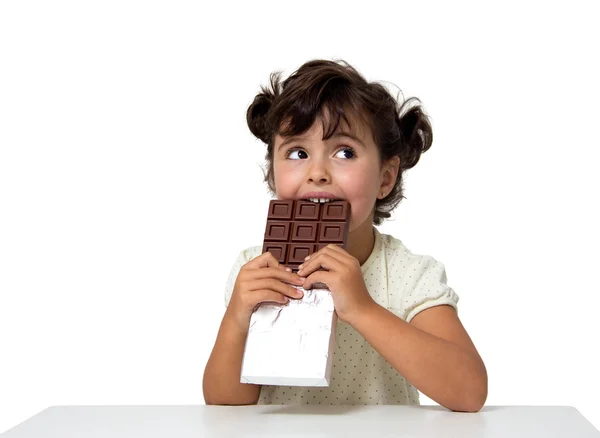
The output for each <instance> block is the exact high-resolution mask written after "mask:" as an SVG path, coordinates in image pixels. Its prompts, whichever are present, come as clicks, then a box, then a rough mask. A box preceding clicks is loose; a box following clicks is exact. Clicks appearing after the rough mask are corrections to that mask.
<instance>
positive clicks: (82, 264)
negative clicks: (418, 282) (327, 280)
mask: <svg viewBox="0 0 600 438" xmlns="http://www.w3.org/2000/svg"><path fill="white" fill-rule="evenodd" d="M563 4H564V5H566V4H567V2H563ZM594 4H595V2H591V1H590V2H587V3H584V2H569V3H568V7H566V6H562V5H561V6H557V5H549V4H546V3H545V2H540V3H537V4H536V3H528V2H518V3H514V4H512V5H511V4H509V3H507V2H502V3H498V4H497V5H490V4H487V5H482V4H479V3H476V2H473V3H457V2H446V3H443V2H439V3H428V2H415V1H410V2H406V3H400V2H389V3H382V2H377V1H373V0H371V1H368V2H364V3H350V2H343V3H342V2H335V3H334V2H331V3H327V2H323V3H321V2H309V1H302V2H290V3H285V2H275V1H271V2H266V1H263V2H257V1H252V2H245V3H242V2H239V4H237V5H235V4H231V3H222V4H221V5H220V6H215V5H214V4H209V3H208V2H191V1H190V2H181V1H180V2H175V1H163V2H158V1H152V2H147V1H145V2H142V1H139V2H134V1H123V0H119V1H106V0H105V1H102V2H76V1H71V2H67V1H55V2H41V1H39V2H30V1H3V2H0V431H4V430H6V429H8V428H10V427H12V426H14V425H16V424H18V423H20V422H22V421H24V420H25V419H27V418H29V417H31V416H32V415H35V414H36V413H38V412H39V411H41V410H43V409H45V408H47V407H49V406H52V405H65V404H202V403H203V402H204V401H203V397H202V374H203V371H204V366H205V364H206V361H207V359H208V357H209V354H210V352H211V349H212V346H213V342H214V340H215V336H216V333H217V330H218V326H219V323H220V320H221V317H222V315H223V312H224V304H223V290H224V286H225V281H226V279H227V275H228V273H229V270H230V268H231V265H232V264H233V262H234V260H235V257H236V256H237V254H238V253H239V251H240V250H241V249H244V248H247V247H249V246H255V245H259V244H261V242H262V234H263V232H264V220H265V216H266V207H267V204H268V201H269V199H270V198H269V196H268V193H267V189H266V185H265V184H264V183H263V181H262V178H263V174H262V171H261V168H260V166H261V165H263V164H264V161H263V159H264V153H265V151H266V148H265V146H264V145H263V144H262V143H261V142H260V141H259V140H257V139H256V138H254V137H253V135H252V134H251V133H250V131H249V130H248V127H247V124H246V118H245V115H246V110H247V108H248V105H249V104H250V103H251V102H252V100H253V99H254V96H255V95H256V94H257V93H258V91H259V86H260V85H261V84H262V85H265V84H266V83H267V81H268V78H269V74H270V73H271V72H273V71H276V70H281V71H283V72H284V74H283V78H286V77H287V76H288V75H289V74H291V73H292V72H293V71H294V70H295V69H297V68H298V67H300V65H301V64H302V63H304V62H306V61H308V60H310V59H315V58H325V59H334V58H340V59H344V60H346V61H348V62H349V63H350V64H352V65H353V66H355V67H356V68H357V69H358V70H359V71H360V72H361V73H362V74H363V75H364V76H365V77H366V78H367V80H369V81H384V83H386V84H387V86H388V88H389V89H390V90H391V92H392V94H393V95H394V96H395V95H396V94H397V92H398V88H399V89H401V90H402V92H403V93H404V96H405V97H410V96H416V97H418V98H420V99H421V100H422V102H423V105H424V108H425V110H426V112H427V113H428V114H429V115H430V117H431V121H432V125H433V131H434V143H433V146H432V148H431V149H430V150H429V151H428V152H426V153H425V154H424V155H423V156H422V158H421V161H420V162H419V163H418V164H417V166H416V167H415V168H414V169H412V170H410V171H408V172H407V173H406V184H405V188H406V193H405V195H406V197H407V199H405V200H404V201H403V202H402V203H401V204H400V205H399V207H398V208H397V209H396V210H395V214H394V216H393V219H394V220H393V221H388V222H386V223H385V224H384V225H382V226H381V227H380V231H381V232H383V233H388V234H392V235H394V236H395V237H397V238H399V239H400V240H402V241H403V242H404V244H405V245H406V246H407V247H408V248H409V249H410V250H411V251H412V252H414V253H416V254H429V255H432V256H434V257H435V258H436V259H438V260H440V261H441V262H443V263H444V264H445V266H446V270H447V275H448V284H449V285H450V286H452V287H453V288H454V289H455V291H456V292H457V293H458V294H459V296H460V303H459V306H460V307H459V309H460V310H459V315H460V317H461V319H462V321H463V323H464V325H465V326H466V328H467V330H468V331H469V333H470V335H471V337H472V338H473V340H474V342H475V344H476V346H477V347H478V349H479V351H480V353H481V355H482V357H483V359H484V361H485V363H486V365H487V369H488V373H489V396H488V399H487V403H486V404H487V405H571V406H575V407H576V408H577V409H578V410H579V411H580V412H581V413H582V414H583V415H584V416H585V417H586V418H588V419H589V420H590V421H591V422H592V423H593V424H594V425H595V427H596V428H600V408H599V403H598V401H597V398H596V397H597V395H598V392H599V391H600V377H599V373H598V370H599V369H600V359H599V356H598V334H599V333H600V320H599V318H598V317H597V313H598V305H599V304H600V299H599V298H598V297H599V294H600V287H599V283H598V261H599V257H598V245H599V244H600V239H599V233H598V223H600V216H599V213H598V194H597V189H598V187H600V177H599V176H598V174H599V172H598V159H599V158H600V153H599V152H598V148H599V146H600V144H599V143H600V142H599V138H600V136H599V134H598V120H599V117H598V116H599V111H598V101H599V99H600V88H599V85H598V77H600V69H599V67H598V50H597V49H598V45H597V44H598V41H600V30H599V27H598V25H597V24H598V23H597V14H595V13H594V11H593V5H594ZM396 87H398V88H396ZM215 227H216V229H217V231H215ZM422 403H423V404H431V403H433V402H432V401H431V400H429V399H427V398H426V397H424V396H422Z"/></svg>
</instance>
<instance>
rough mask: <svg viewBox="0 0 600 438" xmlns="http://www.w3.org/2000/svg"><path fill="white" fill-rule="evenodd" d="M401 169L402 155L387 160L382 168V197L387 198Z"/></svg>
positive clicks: (380, 190)
mask: <svg viewBox="0 0 600 438" xmlns="http://www.w3.org/2000/svg"><path fill="white" fill-rule="evenodd" d="M399 170H400V157H398V156H397V155H396V156H394V157H392V158H390V159H389V160H387V161H386V162H385V163H384V165H383V169H382V170H381V187H380V189H379V194H380V195H381V194H383V196H381V199H383V198H385V197H386V196H387V195H388V194H389V193H390V192H391V191H392V189H393V188H394V184H396V178H397V177H398V171H399Z"/></svg>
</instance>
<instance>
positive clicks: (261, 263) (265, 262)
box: [246, 251, 279, 269]
mask: <svg viewBox="0 0 600 438" xmlns="http://www.w3.org/2000/svg"><path fill="white" fill-rule="evenodd" d="M246 266H248V267H249V268H251V269H258V268H267V267H271V268H277V267H278V266H279V262H278V261H277V259H276V258H275V257H274V256H273V254H271V253H270V252H269V251H267V252H264V253H262V254H261V255H259V256H258V257H256V258H254V259H252V260H250V261H249V262H248V263H247V264H246Z"/></svg>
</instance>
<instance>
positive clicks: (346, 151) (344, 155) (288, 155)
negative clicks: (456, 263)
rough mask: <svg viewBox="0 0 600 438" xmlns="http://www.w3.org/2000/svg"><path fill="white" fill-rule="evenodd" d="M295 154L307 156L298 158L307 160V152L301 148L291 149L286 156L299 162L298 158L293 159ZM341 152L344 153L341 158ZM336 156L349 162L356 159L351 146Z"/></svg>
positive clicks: (342, 149)
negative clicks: (292, 156)
mask: <svg viewBox="0 0 600 438" xmlns="http://www.w3.org/2000/svg"><path fill="white" fill-rule="evenodd" d="M295 152H298V154H300V153H302V154H303V155H305V157H300V156H298V158H306V155H307V154H306V152H305V151H304V150H302V149H299V148H293V149H290V150H289V151H287V153H286V154H285V157H286V158H290V159H292V160H297V159H298V158H291V155H292V154H293V153H295ZM340 152H344V154H343V155H341V156H339V154H340ZM348 153H350V155H351V156H348ZM336 156H339V157H340V158H345V159H347V160H353V159H355V158H356V152H354V149H352V148H351V147H349V146H344V147H343V148H341V149H340V150H339V151H338V152H337V153H336Z"/></svg>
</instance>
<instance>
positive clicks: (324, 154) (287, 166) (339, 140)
mask: <svg viewBox="0 0 600 438" xmlns="http://www.w3.org/2000/svg"><path fill="white" fill-rule="evenodd" d="M351 123H352V128H353V129H352V131H353V133H354V135H355V136H357V137H358V139H359V141H357V140H354V139H352V138H349V137H346V136H342V134H343V133H344V132H350V129H349V127H348V126H347V124H346V123H345V122H344V120H343V119H341V120H340V125H339V126H338V130H337V131H336V133H335V134H334V135H333V136H332V137H331V138H330V139H329V140H325V141H323V140H322V138H323V127H322V122H321V120H320V119H318V118H317V119H316V120H315V123H314V124H313V126H312V127H311V129H310V130H309V131H308V132H307V133H305V135H304V136H301V137H281V136H280V135H276V137H275V145H274V151H273V173H274V181H275V188H276V192H277V198H278V199H304V198H305V197H306V194H307V193H309V192H329V193H331V194H332V196H331V197H334V198H338V199H344V200H347V201H348V202H349V203H350V205H351V218H350V231H353V230H355V229H356V228H358V227H360V226H361V225H363V224H365V221H368V228H369V229H370V228H371V223H372V220H373V213H374V206H375V201H376V199H377V196H378V194H380V193H381V191H382V183H384V182H385V181H384V180H386V179H387V180H390V178H392V177H393V181H392V185H393V182H395V175H393V176H390V175H388V176H386V175H385V174H384V172H383V171H382V170H381V169H380V164H379V151H378V149H377V146H376V145H375V143H374V141H373V139H372V135H371V133H370V130H369V129H368V127H366V126H365V125H364V124H362V123H361V122H359V120H352V119H351ZM284 142H285V143H284ZM390 190H391V189H390ZM386 194H387V192H386Z"/></svg>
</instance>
